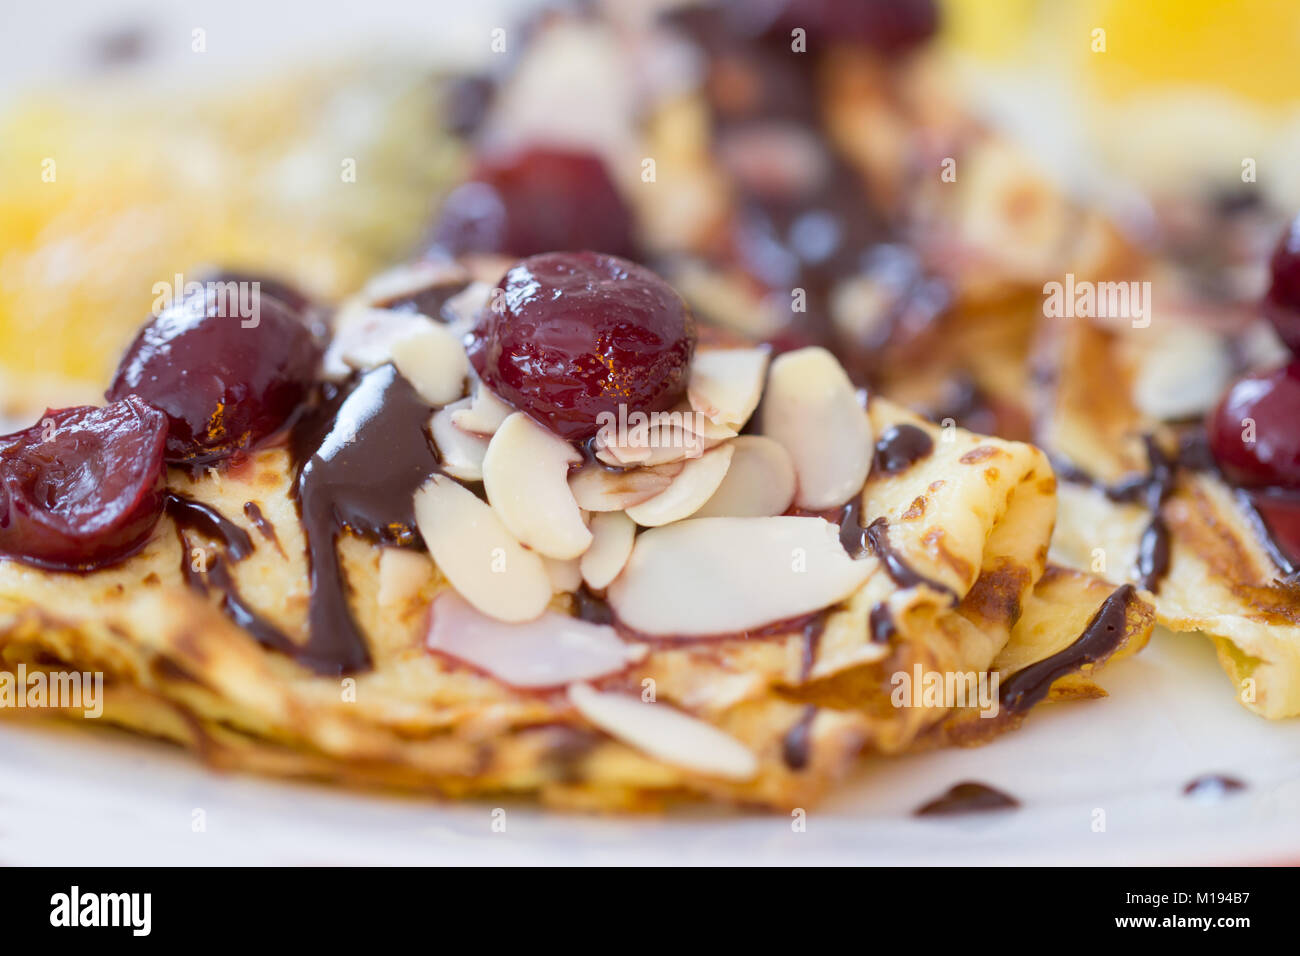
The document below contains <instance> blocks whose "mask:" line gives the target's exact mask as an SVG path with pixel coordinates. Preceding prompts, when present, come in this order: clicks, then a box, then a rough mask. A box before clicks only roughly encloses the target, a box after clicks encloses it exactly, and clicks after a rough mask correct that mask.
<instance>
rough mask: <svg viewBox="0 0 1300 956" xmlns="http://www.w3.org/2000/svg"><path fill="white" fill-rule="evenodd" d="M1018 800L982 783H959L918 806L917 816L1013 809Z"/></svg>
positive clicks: (1018, 803) (1017, 804) (1018, 804)
mask: <svg viewBox="0 0 1300 956" xmlns="http://www.w3.org/2000/svg"><path fill="white" fill-rule="evenodd" d="M1018 806H1020V801H1019V800H1017V799H1016V798H1015V797H1013V796H1010V795H1009V794H1006V793H1003V792H1002V791H1001V790H995V789H993V788H992V787H990V786H989V785H988V784H984V783H973V782H969V781H968V782H966V783H959V784H957V785H956V786H954V787H952V788H951V789H950V790H949V791H948V792H947V793H945V794H944V795H943V796H941V797H938V798H936V799H934V800H931V801H930V802H929V803H927V804H924V805H923V806H921V807H918V808H917V810H916V812H915V815H916V816H918V817H939V816H952V815H954V814H958V813H987V812H988V811H990V810H1014V809H1015V808H1016V807H1018Z"/></svg>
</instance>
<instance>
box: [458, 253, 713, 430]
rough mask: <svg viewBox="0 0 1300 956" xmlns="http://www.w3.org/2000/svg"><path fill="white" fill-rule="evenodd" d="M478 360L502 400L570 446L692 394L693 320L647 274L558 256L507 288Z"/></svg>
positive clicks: (624, 264)
mask: <svg viewBox="0 0 1300 956" xmlns="http://www.w3.org/2000/svg"><path fill="white" fill-rule="evenodd" d="M499 286H500V289H501V290H502V294H501V295H500V296H499V299H498V301H499V308H489V309H488V310H487V311H486V312H485V313H484V321H483V324H482V326H481V327H480V329H479V334H478V339H479V342H478V344H477V346H476V348H475V349H474V350H473V358H474V362H475V366H476V368H478V370H479V374H480V375H482V377H483V380H484V381H485V382H486V383H487V384H488V386H489V387H491V388H492V389H493V391H495V392H496V393H497V394H498V395H500V396H501V397H502V398H504V399H506V401H508V402H511V403H512V404H513V405H515V407H517V408H519V409H520V410H522V411H524V412H527V413H528V414H529V415H531V416H533V417H534V418H535V419H537V420H538V421H539V422H541V423H542V424H544V425H546V426H548V427H549V428H550V429H551V430H552V431H554V432H555V433H556V434H558V435H561V436H562V437H564V438H566V439H568V440H569V441H582V440H584V439H587V438H590V437H591V436H593V435H595V433H596V431H597V430H598V428H599V425H600V422H599V421H598V416H599V415H600V414H601V413H602V412H609V413H611V414H613V415H615V416H618V414H619V406H623V407H624V409H625V412H624V414H625V415H630V414H631V413H632V412H634V411H642V412H652V411H663V410H665V409H667V408H669V407H671V406H672V405H673V404H675V403H676V402H677V401H678V399H680V398H681V397H682V395H683V393H684V392H685V390H686V373H687V368H688V366H689V365H690V361H691V355H692V354H693V353H694V351H695V320H694V318H693V317H692V316H691V313H690V310H689V309H688V308H687V307H686V303H685V302H683V301H682V298H681V296H679V295H678V294H677V293H676V292H675V291H674V290H673V288H672V287H671V286H669V285H668V284H667V283H666V282H664V281H663V280H662V279H660V278H659V277H658V276H657V275H655V274H654V273H653V272H651V271H650V270H649V269H645V268H643V267H641V266H639V265H636V264H635V263H633V262H628V261H627V260H626V259H620V258H618V257H616V256H609V255H604V254H602V253H596V252H552V253H548V254H546V255H540V256H533V257H531V258H529V259H524V260H523V261H521V262H519V263H518V264H516V265H515V266H514V267H513V268H512V269H511V270H510V271H509V272H507V273H506V275H505V277H504V278H503V279H502V280H501V282H500V283H499Z"/></svg>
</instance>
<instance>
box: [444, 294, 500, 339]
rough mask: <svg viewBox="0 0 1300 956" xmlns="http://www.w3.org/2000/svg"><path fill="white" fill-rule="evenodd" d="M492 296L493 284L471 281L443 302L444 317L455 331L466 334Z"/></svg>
mask: <svg viewBox="0 0 1300 956" xmlns="http://www.w3.org/2000/svg"><path fill="white" fill-rule="evenodd" d="M491 297H492V286H491V285H489V284H488V283H486V282H471V283H470V284H469V285H467V286H465V288H463V289H461V290H460V291H459V292H457V293H456V294H455V295H453V296H452V297H451V298H450V299H448V300H447V301H446V302H444V303H443V304H442V312H443V317H444V318H446V319H447V325H448V326H449V327H450V328H451V330H452V331H453V332H456V333H458V334H464V333H465V332H468V331H469V330H470V329H472V328H473V327H474V326H475V325H476V324H477V323H478V320H479V314H480V313H481V312H482V311H483V309H485V308H486V307H487V304H488V302H489V301H490V300H491Z"/></svg>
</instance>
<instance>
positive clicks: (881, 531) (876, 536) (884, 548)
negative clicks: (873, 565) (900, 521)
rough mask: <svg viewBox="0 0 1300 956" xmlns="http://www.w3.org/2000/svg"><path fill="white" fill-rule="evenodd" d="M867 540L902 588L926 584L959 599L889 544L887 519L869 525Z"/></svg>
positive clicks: (879, 519)
mask: <svg viewBox="0 0 1300 956" xmlns="http://www.w3.org/2000/svg"><path fill="white" fill-rule="evenodd" d="M866 538H867V544H868V546H869V547H870V548H871V553H872V554H874V555H875V556H876V557H878V558H879V559H880V561H881V563H882V564H883V565H884V566H885V571H886V572H887V573H888V574H889V577H890V579H891V580H892V581H893V582H894V583H895V584H897V585H898V586H899V587H900V588H915V587H920V586H921V585H923V584H924V585H925V586H926V587H928V588H931V589H932V590H935V591H938V592H939V593H940V594H947V595H950V596H951V597H952V599H953V600H954V601H955V600H956V599H957V593H956V592H955V591H953V589H952V588H950V587H948V585H946V584H941V583H940V582H938V581H935V580H934V579H932V578H927V577H926V576H925V575H923V574H921V573H920V572H919V571H917V570H916V569H915V568H913V567H912V566H911V565H910V564H908V563H907V562H906V561H905V560H904V559H903V557H902V556H901V555H900V554H899V553H898V552H897V551H895V550H894V546H893V545H892V544H890V543H889V522H888V521H886V519H885V518H883V517H880V518H877V519H876V520H875V521H873V522H871V524H869V525H867V529H866Z"/></svg>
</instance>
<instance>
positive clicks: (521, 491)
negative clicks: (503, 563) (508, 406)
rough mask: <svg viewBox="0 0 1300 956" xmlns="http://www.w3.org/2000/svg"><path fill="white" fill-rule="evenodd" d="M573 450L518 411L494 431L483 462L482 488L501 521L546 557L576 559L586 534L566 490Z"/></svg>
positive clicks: (576, 457) (588, 540)
mask: <svg viewBox="0 0 1300 956" xmlns="http://www.w3.org/2000/svg"><path fill="white" fill-rule="evenodd" d="M580 461H582V456H581V455H579V454H578V453H577V452H576V451H575V450H574V449H573V446H572V445H570V444H569V443H568V442H566V441H565V440H564V439H563V438H560V437H559V436H558V435H556V434H555V433H554V432H551V431H548V430H547V429H545V428H543V427H542V426H541V425H539V424H537V422H535V421H533V420H532V419H531V418H529V417H528V416H527V415H525V414H524V413H523V412H515V413H513V414H512V415H511V416H510V417H509V418H507V419H506V420H505V421H504V422H502V423H501V427H500V428H498V429H497V430H496V434H494V435H493V436H492V440H491V442H489V443H488V450H487V454H486V455H485V456H484V458H483V485H484V487H485V488H486V489H487V496H488V501H489V502H491V504H492V508H493V510H494V511H496V513H497V514H498V515H499V516H500V517H501V521H502V522H503V523H504V524H505V526H506V527H507V528H509V529H510V531H511V532H512V533H513V534H514V535H515V537H517V538H518V539H519V541H520V542H521V543H523V544H524V545H526V546H528V547H530V548H532V549H533V550H534V551H537V552H539V553H540V554H544V555H546V556H547V557H551V558H562V559H563V558H576V557H578V556H579V555H580V554H582V552H584V551H586V550H587V546H588V545H590V544H591V531H589V530H588V529H587V524H586V522H585V521H584V520H583V515H582V509H581V508H579V507H578V502H577V501H576V500H574V497H573V492H572V491H570V490H569V468H570V466H572V465H576V464H578V463H579V462H580Z"/></svg>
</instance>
